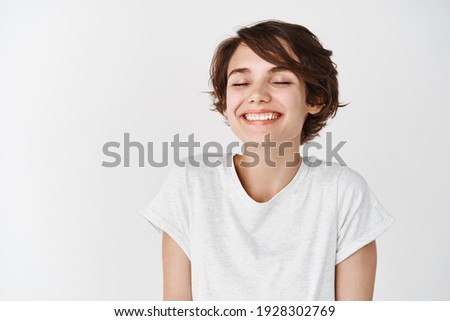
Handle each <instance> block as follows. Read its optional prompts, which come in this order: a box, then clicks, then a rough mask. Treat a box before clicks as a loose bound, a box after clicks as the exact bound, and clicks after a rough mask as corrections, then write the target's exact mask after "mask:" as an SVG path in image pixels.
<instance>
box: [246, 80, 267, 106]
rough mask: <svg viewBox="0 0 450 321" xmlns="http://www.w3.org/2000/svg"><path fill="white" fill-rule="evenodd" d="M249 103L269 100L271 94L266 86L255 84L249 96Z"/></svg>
mask: <svg viewBox="0 0 450 321" xmlns="http://www.w3.org/2000/svg"><path fill="white" fill-rule="evenodd" d="M247 101H248V102H249V103H261V102H269V101H270V94H269V92H268V91H267V88H266V86H264V85H256V84H255V85H254V86H253V88H252V91H251V92H250V94H249V96H248V100H247Z"/></svg>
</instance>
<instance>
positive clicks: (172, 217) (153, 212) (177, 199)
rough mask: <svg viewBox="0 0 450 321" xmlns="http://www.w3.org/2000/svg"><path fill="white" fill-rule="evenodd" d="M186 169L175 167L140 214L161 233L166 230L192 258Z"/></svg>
mask: <svg viewBox="0 0 450 321" xmlns="http://www.w3.org/2000/svg"><path fill="white" fill-rule="evenodd" d="M186 171H187V167H181V166H175V167H173V168H172V169H171V170H170V171H169V175H168V176H167V178H166V180H165V182H164V183H163V185H162V187H161V189H160V190H159V191H158V192H157V194H156V196H155V197H154V198H153V200H152V201H151V202H150V204H149V205H147V206H146V207H144V208H143V209H141V210H140V214H141V215H142V216H143V217H144V218H145V219H147V220H148V221H149V222H150V223H151V225H153V227H154V228H155V229H156V230H157V231H158V232H159V233H162V232H163V231H164V232H166V233H167V234H168V235H169V236H170V237H171V238H172V239H173V240H174V241H175V242H177V244H178V245H179V246H180V247H181V249H182V250H183V251H184V253H185V254H186V256H187V257H188V258H189V259H190V258H191V255H190V241H189V240H190V237H189V230H190V229H189V222H190V219H189V204H188V191H187V182H186Z"/></svg>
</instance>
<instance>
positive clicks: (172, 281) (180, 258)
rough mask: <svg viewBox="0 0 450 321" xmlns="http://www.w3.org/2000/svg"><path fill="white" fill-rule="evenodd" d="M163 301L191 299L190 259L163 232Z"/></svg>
mask: <svg viewBox="0 0 450 321" xmlns="http://www.w3.org/2000/svg"><path fill="white" fill-rule="evenodd" d="M162 260H163V274H164V294H163V300H164V301H192V289H191V261H190V260H189V258H188V257H187V256H186V254H185V253H184V251H183V250H182V249H181V247H180V246H179V245H178V244H177V243H176V242H175V241H174V240H173V239H172V238H171V237H170V236H169V235H168V234H167V233H165V232H164V233H163V240H162Z"/></svg>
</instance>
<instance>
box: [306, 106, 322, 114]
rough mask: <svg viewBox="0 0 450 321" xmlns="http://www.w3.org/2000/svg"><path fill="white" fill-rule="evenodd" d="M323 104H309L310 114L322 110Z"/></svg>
mask: <svg viewBox="0 0 450 321" xmlns="http://www.w3.org/2000/svg"><path fill="white" fill-rule="evenodd" d="M322 108H323V105H308V114H311V115H315V114H317V113H318V112H320V111H321V110H322Z"/></svg>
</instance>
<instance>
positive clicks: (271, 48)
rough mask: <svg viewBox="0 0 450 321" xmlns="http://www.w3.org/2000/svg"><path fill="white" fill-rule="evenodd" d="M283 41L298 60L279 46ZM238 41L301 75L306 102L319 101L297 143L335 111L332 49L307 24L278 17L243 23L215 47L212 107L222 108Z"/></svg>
mask: <svg viewBox="0 0 450 321" xmlns="http://www.w3.org/2000/svg"><path fill="white" fill-rule="evenodd" d="M283 42H285V43H287V44H288V45H289V47H290V49H291V50H292V52H293V53H294V54H295V55H296V56H297V58H298V61H297V60H296V59H294V58H293V57H292V56H291V54H290V53H289V52H288V51H287V50H286V48H285V47H284V46H283ZM240 43H245V44H246V45H247V46H248V47H249V48H250V49H251V50H252V51H254V52H255V53H256V54H257V55H258V56H260V57H261V58H262V59H264V60H266V61H268V62H269V63H271V64H274V65H277V66H280V67H285V68H288V69H291V70H292V71H293V72H294V73H295V74H296V75H297V77H299V78H300V79H303V80H304V82H305V88H306V102H307V103H308V104H311V105H321V106H322V109H321V110H320V112H318V113H317V114H315V115H312V114H308V116H307V118H306V120H305V123H304V124H303V129H302V133H301V144H305V143H306V142H308V141H310V140H312V139H313V138H314V137H316V136H317V135H318V134H319V132H320V130H321V129H322V128H323V127H324V126H325V125H326V123H327V120H328V119H329V118H333V117H334V116H335V115H336V112H337V109H338V108H339V107H344V106H346V105H347V104H341V103H339V88H338V87H339V85H338V80H337V74H338V72H337V70H336V64H335V63H334V62H333V61H332V60H331V55H332V51H331V50H328V49H325V48H324V47H323V46H322V45H321V44H320V42H319V39H318V38H317V37H316V36H315V35H314V34H313V33H312V32H311V31H309V30H308V29H307V28H305V27H303V26H301V25H297V24H292V23H286V22H283V21H279V20H267V21H263V22H259V23H257V24H255V25H253V26H250V27H243V28H241V29H239V30H238V31H237V35H236V36H234V37H231V38H228V39H226V40H224V41H222V42H221V43H220V44H219V46H218V47H217V49H216V51H215V53H214V57H213V59H212V62H211V68H210V83H212V87H213V91H211V92H210V95H211V96H212V98H213V106H214V107H213V108H212V109H211V110H214V111H218V112H219V113H221V114H222V115H224V112H225V110H226V90H227V81H228V76H227V69H228V65H229V62H230V60H231V57H232V55H233V53H234V52H235V50H236V48H237V47H238V45H239V44H240Z"/></svg>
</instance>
